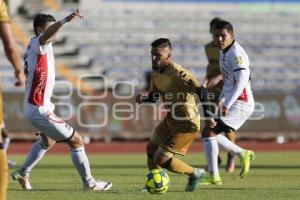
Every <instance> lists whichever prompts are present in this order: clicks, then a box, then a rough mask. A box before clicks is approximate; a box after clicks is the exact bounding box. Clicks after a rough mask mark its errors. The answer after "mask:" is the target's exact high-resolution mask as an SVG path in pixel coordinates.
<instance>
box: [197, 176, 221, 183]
mask: <svg viewBox="0 0 300 200" xmlns="http://www.w3.org/2000/svg"><path fill="white" fill-rule="evenodd" d="M200 185H222V180H221V177H220V175H215V176H212V175H210V174H208V175H206V176H205V177H204V178H203V179H202V180H201V181H200Z"/></svg>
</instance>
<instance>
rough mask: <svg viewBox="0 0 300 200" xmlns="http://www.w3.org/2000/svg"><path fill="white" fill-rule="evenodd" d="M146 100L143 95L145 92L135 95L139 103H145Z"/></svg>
mask: <svg viewBox="0 0 300 200" xmlns="http://www.w3.org/2000/svg"><path fill="white" fill-rule="evenodd" d="M144 100H145V95H143V94H138V95H137V96H136V97H135V102H136V103H138V104H141V103H143V102H144Z"/></svg>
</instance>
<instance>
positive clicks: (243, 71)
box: [224, 56, 250, 109]
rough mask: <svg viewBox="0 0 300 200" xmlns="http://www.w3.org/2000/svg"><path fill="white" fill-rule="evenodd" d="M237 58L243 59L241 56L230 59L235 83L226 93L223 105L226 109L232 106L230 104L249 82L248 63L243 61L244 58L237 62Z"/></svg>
mask: <svg viewBox="0 0 300 200" xmlns="http://www.w3.org/2000/svg"><path fill="white" fill-rule="evenodd" d="M237 58H239V59H244V58H242V57H241V56H236V57H235V60H232V61H231V63H232V65H233V75H234V79H235V85H234V87H233V89H232V91H231V93H229V94H227V95H226V98H225V101H224V107H226V108H227V109H229V108H230V107H231V106H232V104H233V103H234V102H235V101H236V100H237V99H238V97H239V96H240V95H241V94H242V92H243V90H244V89H245V87H246V86H247V84H248V82H249V77H250V68H249V63H247V62H245V60H244V61H243V60H241V61H239V62H237V60H236V59H237Z"/></svg>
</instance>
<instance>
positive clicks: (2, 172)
mask: <svg viewBox="0 0 300 200" xmlns="http://www.w3.org/2000/svg"><path fill="white" fill-rule="evenodd" d="M3 123H4V121H3V105H2V95H1V91H0V131H1V130H2V128H3ZM7 176H8V166H7V157H6V152H5V150H4V148H3V140H2V136H0V199H1V200H2V199H6V190H7V184H8V180H7V178H8V177H7Z"/></svg>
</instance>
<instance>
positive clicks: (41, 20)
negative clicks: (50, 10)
mask: <svg viewBox="0 0 300 200" xmlns="http://www.w3.org/2000/svg"><path fill="white" fill-rule="evenodd" d="M47 22H56V20H55V18H54V17H53V16H52V15H48V14H37V15H36V16H35V18H34V20H33V29H34V33H35V34H36V35H38V32H37V28H43V27H44V26H45V25H46V24H47Z"/></svg>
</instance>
